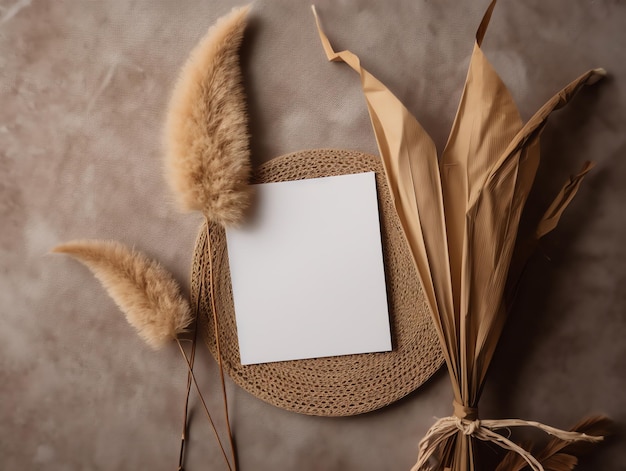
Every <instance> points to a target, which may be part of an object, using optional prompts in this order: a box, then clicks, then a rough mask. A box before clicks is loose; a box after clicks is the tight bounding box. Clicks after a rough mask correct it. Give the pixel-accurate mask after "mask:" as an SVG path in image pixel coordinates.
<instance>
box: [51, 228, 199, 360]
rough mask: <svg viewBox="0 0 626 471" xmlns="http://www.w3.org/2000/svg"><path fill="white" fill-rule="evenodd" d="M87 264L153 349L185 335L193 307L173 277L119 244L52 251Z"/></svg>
mask: <svg viewBox="0 0 626 471" xmlns="http://www.w3.org/2000/svg"><path fill="white" fill-rule="evenodd" d="M52 251H53V252H55V253H63V254H67V255H71V256H72V257H74V258H76V259H78V260H79V261H81V262H82V263H83V264H85V265H86V266H87V267H89V269H90V270H91V271H92V272H93V274H94V275H95V276H96V278H98V279H99V280H100V282H101V283H102V285H103V286H104V288H105V289H106V290H107V292H108V293H109V295H110V296H111V297H112V298H113V300H114V301H115V302H116V304H117V305H118V306H119V308H120V309H121V310H122V311H123V312H124V314H125V315H126V319H127V320H128V322H129V323H130V324H131V325H132V326H133V327H135V328H136V329H137V331H138V333H139V336H140V337H141V338H143V339H144V340H145V341H146V342H147V343H148V345H150V346H151V347H153V348H158V347H161V346H162V345H163V344H165V343H166V342H167V341H169V340H174V339H176V338H177V337H178V335H179V334H181V333H183V332H184V331H185V329H186V328H187V326H188V325H189V324H190V323H191V321H192V316H191V309H190V307H189V303H188V302H187V300H186V299H185V298H183V297H182V295H181V293H180V287H179V285H178V283H177V282H176V281H175V280H174V278H172V276H171V275H170V273H169V272H168V271H167V270H166V269H165V268H163V267H162V266H161V265H159V264H158V263H157V262H155V261H153V260H150V259H149V258H147V257H146V256H145V255H143V254H141V253H139V252H137V251H134V250H130V249H129V248H127V247H125V246H124V245H123V244H121V243H119V242H115V241H103V240H77V241H72V242H68V243H66V244H62V245H59V246H57V247H55V248H54V249H52Z"/></svg>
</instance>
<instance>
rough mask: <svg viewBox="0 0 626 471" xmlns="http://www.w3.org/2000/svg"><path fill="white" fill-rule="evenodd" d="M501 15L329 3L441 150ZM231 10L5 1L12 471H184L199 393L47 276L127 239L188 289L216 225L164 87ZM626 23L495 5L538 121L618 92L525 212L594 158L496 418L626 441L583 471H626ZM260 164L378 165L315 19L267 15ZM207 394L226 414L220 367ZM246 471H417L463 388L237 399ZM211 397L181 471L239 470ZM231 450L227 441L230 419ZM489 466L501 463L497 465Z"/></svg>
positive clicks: (257, 92) (0, 87)
mask: <svg viewBox="0 0 626 471" xmlns="http://www.w3.org/2000/svg"><path fill="white" fill-rule="evenodd" d="M487 3H488V2H487V1H482V0H481V1H469V0H462V1H454V0H438V1H437V2H435V1H429V0H393V1H389V2H376V1H374V0H342V1H339V2H332V1H330V0H320V1H319V2H318V4H317V7H318V10H319V12H320V16H321V18H322V20H323V22H324V26H325V29H326V31H327V33H328V35H329V37H330V38H331V39H332V41H333V43H334V45H335V47H336V48H337V49H342V48H349V49H351V50H352V51H353V52H355V53H357V54H359V55H360V57H361V59H362V60H363V63H364V65H365V66H366V67H367V68H368V69H369V70H370V71H371V72H372V73H373V74H374V75H376V76H378V78H379V79H381V80H382V81H383V82H385V83H386V84H387V85H388V86H389V87H390V89H391V90H392V91H394V92H395V93H396V94H397V95H398V96H399V98H400V99H401V100H402V101H403V102H404V103H405V104H406V105H407V107H408V108H409V109H410V110H411V111H412V112H413V113H414V114H415V115H416V116H417V117H418V119H419V120H420V121H421V122H422V124H423V125H424V127H425V129H426V130H427V131H428V132H429V133H430V134H431V135H432V136H433V138H434V140H435V142H436V144H437V146H438V147H439V148H440V149H441V148H443V145H444V144H445V140H446V138H447V134H448V131H449V129H450V126H451V123H452V119H453V117H454V113H455V110H456V106H457V104H458V100H459V97H460V93H461V87H462V85H463V81H464V78H465V74H466V68H467V63H468V60H469V55H470V52H471V48H472V41H473V35H474V31H475V28H476V26H477V25H478V23H479V21H480V17H481V15H482V13H483V11H484V9H485V8H486V6H487ZM234 4H235V3H234V2H232V1H231V0H209V1H200V0H180V1H176V2H173V1H166V0H159V1H150V0H135V1H126V0H111V1H107V2H96V1H90V0H71V1H70V0H65V1H56V0H55V1H44V0H0V469H2V470H7V471H13V470H39V469H46V470H48V471H56V470H66V471H74V470H100V469H102V470H112V469H119V470H125V469H151V470H161V469H162V470H171V469H174V468H175V466H176V463H177V453H178V440H179V436H180V421H181V413H182V400H183V394H184V386H185V382H186V372H185V368H184V364H183V363H182V361H181V359H180V357H179V355H178V352H177V351H176V349H175V347H174V346H172V347H171V348H165V349H164V350H161V351H158V352H153V351H151V350H150V349H149V348H148V347H147V346H145V345H144V344H143V343H142V342H141V341H140V339H139V338H138V337H137V336H136V335H135V333H134V332H133V331H132V329H131V328H130V327H129V326H128V325H127V324H126V322H125V321H124V319H123V316H122V315H121V314H120V313H119V312H118V310H117V308H116V307H115V305H114V304H113V302H112V301H111V300H110V299H109V298H108V297H107V295H106V294H105V293H104V292H103V290H102V289H101V288H100V286H99V285H98V283H97V282H96V281H95V280H94V279H93V277H92V276H91V275H90V274H89V273H88V272H87V270H86V269H84V268H83V267H82V266H80V265H79V264H78V263H76V262H74V261H72V260H70V259H68V258H64V257H61V256H52V255H48V254H47V253H48V251H49V250H50V248H51V247H53V246H54V245H56V244H58V243H60V242H63V241H67V240H70V239H75V238H113V239H117V240H120V241H122V242H125V243H127V244H129V245H134V246H136V247H137V248H139V249H141V250H143V251H145V252H147V253H148V254H149V255H151V256H153V257H155V258H157V259H158V260H160V261H161V262H162V263H163V264H164V265H165V266H166V267H167V268H169V269H170V270H171V271H172V272H173V273H174V274H175V275H176V277H177V278H178V279H179V280H180V282H181V283H182V284H183V285H184V286H185V287H188V286H189V273H188V272H189V266H190V261H191V254H192V250H193V243H194V239H195V236H196V231H197V229H198V227H199V224H200V221H199V220H198V218H197V217H195V216H190V215H182V214H179V213H178V212H177V210H176V208H175V207H174V204H173V202H172V200H173V198H172V197H171V196H170V194H169V192H168V190H167V188H165V185H164V182H163V178H162V174H161V153H162V146H161V131H162V126H163V121H164V114H165V107H166V104H167V100H168V96H169V93H170V90H171V88H172V86H173V83H174V80H175V78H176V76H177V73H178V70H179V68H180V67H181V65H182V64H183V62H184V60H185V58H186V56H187V54H188V52H189V50H190V49H191V48H192V47H193V45H194V44H195V43H196V41H198V39H199V38H200V37H201V36H202V35H203V33H204V32H205V31H206V29H207V28H208V27H209V26H210V25H211V24H212V23H213V22H214V21H215V20H216V19H217V18H218V17H219V16H221V15H223V14H225V13H226V12H228V11H229V10H230V8H231V7H232V6H233V5H234ZM624 25H626V2H623V1H621V0H579V1H577V2H571V1H569V0H552V1H550V2H544V1H541V0H527V1H524V2H513V1H509V0H501V2H500V4H499V5H498V7H497V8H496V11H495V13H494V16H493V19H492V23H491V27H490V30H489V32H488V34H487V36H486V39H485V42H484V49H485V51H486V53H487V55H488V57H489V58H490V59H491V61H492V63H493V64H494V66H495V67H496V69H497V70H498V71H499V72H500V74H501V76H502V77H503V79H504V81H505V83H506V84H507V85H508V86H509V88H510V89H511V92H512V94H513V96H514V98H515V99H516V100H517V102H518V106H519V107H520V110H521V113H522V116H523V117H524V118H528V117H529V116H530V115H531V114H532V113H533V112H534V111H535V110H536V109H537V108H538V107H539V106H540V105H541V104H542V103H543V102H544V101H545V100H547V99H548V98H549V97H550V96H551V95H552V94H553V93H555V92H556V91H558V89H559V88H560V87H561V86H563V85H564V84H566V83H567V82H569V81H570V80H571V79H573V78H574V77H576V76H578V75H579V74H580V73H582V72H583V71H584V70H586V69H588V68H592V67H598V66H601V67H604V68H606V69H607V70H608V71H609V73H610V77H609V78H608V79H607V80H605V81H604V83H602V84H599V85H598V86H596V87H593V88H589V89H586V90H584V91H583V92H582V93H581V94H580V95H579V96H578V97H577V98H576V99H575V100H574V102H573V103H572V104H571V105H569V106H568V107H567V108H566V109H564V110H561V111H559V112H557V113H555V114H554V115H553V117H552V118H551V120H550V122H549V124H548V126H547V128H546V131H545V133H544V136H543V139H542V149H543V161H542V165H541V168H540V171H539V177H538V180H537V184H536V189H535V190H536V191H535V193H534V194H533V196H532V197H531V200H530V207H529V211H530V212H533V211H534V212H538V211H540V210H541V209H542V208H544V207H545V206H546V204H547V203H548V201H549V200H550V197H551V196H553V195H554V193H555V192H556V191H557V188H558V187H560V185H561V184H562V183H563V181H564V180H565V179H566V178H567V176H568V175H569V174H570V173H574V172H575V171H576V170H577V169H578V168H579V167H580V165H581V163H582V162H583V161H584V160H587V159H590V160H594V161H596V162H597V164H598V165H597V167H596V168H595V169H594V170H593V172H592V173H591V174H590V175H589V176H588V178H587V179H586V180H585V182H584V184H583V187H582V189H581V191H580V192H579V194H578V196H577V197H576V200H575V201H574V202H573V203H572V205H571V207H570V208H569V209H568V211H567V212H566V214H565V216H564V217H563V219H562V223H561V225H560V226H559V228H558V229H557V230H556V231H555V232H554V233H553V234H552V235H550V237H549V238H548V239H546V240H544V241H543V242H542V244H541V246H540V248H539V251H538V253H537V254H536V255H535V256H534V258H533V259H532V260H531V262H530V264H529V267H528V269H527V271H526V273H525V276H524V280H523V282H522V286H521V288H520V294H519V302H518V304H517V305H516V307H515V309H514V310H513V312H512V313H511V316H510V319H509V322H508V325H507V327H506V329H505V332H504V335H503V337H502V341H501V344H500V346H499V349H498V352H497V353H496V357H495V360H494V363H493V365H492V369H491V372H490V376H489V379H488V381H487V386H486V388H485V392H484V395H483V398H482V400H481V415H482V416H484V417H490V418H499V417H520V418H525V419H529V420H538V421H541V422H544V423H549V424H552V425H555V426H558V427H568V426H570V425H572V424H573V423H574V422H576V421H577V420H579V419H580V418H581V417H583V416H585V415H587V414H590V413H605V414H608V415H610V416H611V417H612V418H613V419H614V420H615V421H616V422H617V436H615V437H614V438H613V439H612V440H610V441H609V442H608V443H606V444H605V445H603V446H601V447H598V448H597V450H596V452H595V453H594V454H593V455H591V456H589V457H588V458H585V459H584V460H583V461H582V463H581V464H580V466H579V468H578V469H581V470H597V469H603V470H624V469H626V464H624V463H626V445H625V442H624V436H623V432H624V428H625V427H624V424H626V399H625V396H624V391H625V390H626V340H625V339H626V289H625V288H624V286H625V284H626V244H624V240H626V212H625V209H624V208H625V203H626V131H625V130H626V61H625V60H624V58H625V56H624V44H625V43H626V29H625V28H624ZM242 67H243V70H244V74H245V81H246V89H247V93H248V96H249V107H250V116H251V130H252V151H253V155H252V158H253V161H254V163H255V164H258V163H260V162H263V161H266V160H269V159H270V158H272V157H275V156H278V155H281V154H285V153H287V152H291V151H295V150H299V149H305V148H319V147H335V148H349V149H357V150H361V151H365V152H369V153H373V154H376V153H377V151H376V145H375V141H374V137H373V135H372V132H371V128H370V125H369V118H368V116H367V112H366V108H365V103H364V100H363V97H362V94H361V91H360V88H359V85H358V78H357V76H356V75H355V74H354V73H353V72H352V71H351V70H349V69H348V68H347V67H346V66H344V65H338V64H334V63H328V62H326V60H325V57H324V55H323V52H322V49H321V47H320V44H319V41H318V38H317V36H316V32H315V28H314V22H313V18H312V15H311V13H310V9H309V2H306V1H303V0H297V1H293V0H258V1H257V2H256V3H255V4H254V7H253V10H252V13H251V18H250V28H249V30H248V32H247V35H246V39H245V44H244V48H243V51H242ZM198 375H199V377H200V378H201V382H202V384H203V387H204V388H205V391H207V392H208V393H209V394H208V401H209V405H210V407H212V409H213V410H215V415H216V416H217V417H219V416H220V414H219V404H220V402H219V394H218V387H217V384H218V383H217V376H216V366H215V363H214V361H213V360H212V359H211V358H210V357H209V355H208V354H207V353H206V351H205V349H204V348H202V349H200V359H199V363H198ZM227 386H228V393H229V396H230V401H231V402H230V406H231V414H232V417H233V427H234V433H235V436H236V441H237V444H238V452H239V458H240V465H241V466H240V468H241V470H242V471H245V470H248V469H255V470H257V471H263V470H296V469H297V470H301V471H306V470H328V471H333V470H376V471H379V470H397V469H409V468H410V467H411V466H412V464H413V463H414V461H415V458H416V454H417V443H418V441H419V440H420V438H421V437H422V436H423V434H424V433H425V432H426V430H427V429H428V427H429V426H430V425H431V424H432V423H433V421H434V417H442V416H445V415H448V414H449V413H450V412H451V405H450V401H451V392H450V387H449V384H448V377H447V374H445V372H443V371H441V372H439V373H438V374H436V375H435V376H434V377H433V378H432V379H431V380H430V381H429V382H428V383H427V384H426V385H424V386H423V387H422V388H420V389H419V390H417V391H416V392H415V393H413V394H411V395H410V396H409V397H407V398H405V399H403V400H401V401H400V402H399V403H397V404H395V405H393V406H390V407H388V408H386V409H383V410H380V411H377V412H374V413H370V414H366V415H363V416H357V417H351V418H341V419H328V418H318V417H308V416H300V415H297V414H293V413H290V412H286V411H283V410H280V409H276V408H274V407H271V406H269V405H267V404H265V403H263V402H261V401H259V400H258V399H256V398H255V397H253V396H251V395H249V394H248V393H246V392H244V391H242V390H240V389H239V388H237V387H235V386H234V385H233V384H232V383H231V382H229V383H228V384H227ZM205 422H206V421H205V420H204V418H203V416H202V415H201V411H200V408H199V404H198V402H197V400H195V399H194V401H193V421H192V431H191V432H192V433H191V443H190V446H189V453H188V459H187V462H186V469H187V470H189V471H192V470H196V469H207V468H209V469H223V462H222V460H221V457H220V455H219V453H218V450H217V448H216V445H215V442H214V440H213V439H212V437H211V435H210V430H209V428H208V426H207V424H206V423H205ZM217 422H218V426H219V427H221V428H222V429H223V425H224V424H223V421H222V420H221V419H218V421H217ZM484 453H485V455H486V456H487V458H486V459H487V461H489V460H490V459H493V457H491V458H490V456H491V455H494V453H495V451H494V450H492V449H490V448H487V449H486V451H485V452H484Z"/></svg>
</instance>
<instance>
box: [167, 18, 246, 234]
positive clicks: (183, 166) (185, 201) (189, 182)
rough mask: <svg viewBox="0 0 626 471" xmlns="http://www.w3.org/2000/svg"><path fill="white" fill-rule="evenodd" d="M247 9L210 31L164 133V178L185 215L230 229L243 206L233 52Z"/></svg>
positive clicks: (184, 76)
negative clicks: (198, 214)
mask: <svg viewBox="0 0 626 471" xmlns="http://www.w3.org/2000/svg"><path fill="white" fill-rule="evenodd" d="M249 9H250V7H249V6H247V7H243V8H236V9H234V10H233V11H232V12H231V13H230V14H229V15H227V16H225V17H223V18H221V19H220V20H219V21H218V22H217V23H216V24H215V25H214V26H212V27H211V28H210V29H209V31H208V33H207V34H206V36H205V37H204V38H203V39H202V40H201V41H200V43H199V44H198V45H197V46H196V48H195V49H194V50H193V52H192V53H191V55H190V57H189V59H188V60H187V63H186V64H185V66H184V67H183V69H182V71H181V75H180V77H179V79H178V82H177V84H176V86H175V88H174V92H173V95H172V98H171V101H170V105H169V110H168V116H167V123H166V130H165V131H166V132H165V147H166V157H165V171H166V178H167V180H168V182H169V184H170V186H171V188H172V190H173V191H174V193H175V194H176V197H177V199H178V202H179V204H180V206H181V207H182V208H183V209H184V210H186V211H201V212H202V213H203V214H204V215H205V216H206V217H207V218H208V219H209V220H212V221H215V222H218V223H220V224H224V225H227V224H235V223H237V222H238V221H239V220H240V219H241V218H242V216H243V213H244V211H245V209H246V208H247V206H248V204H249V198H250V195H249V187H248V180H249V177H250V158H249V154H250V152H249V136H248V130H247V117H246V106H245V95H244V91H243V86H242V80H241V70H240V67H239V47H240V45H241V41H242V38H243V31H244V29H245V26H246V14H247V13H248V11H249Z"/></svg>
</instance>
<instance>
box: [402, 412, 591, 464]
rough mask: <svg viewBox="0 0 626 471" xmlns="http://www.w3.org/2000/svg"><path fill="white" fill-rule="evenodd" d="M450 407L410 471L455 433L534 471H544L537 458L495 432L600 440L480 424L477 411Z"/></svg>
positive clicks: (510, 422) (521, 423) (504, 423)
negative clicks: (488, 444) (513, 457)
mask: <svg viewBox="0 0 626 471" xmlns="http://www.w3.org/2000/svg"><path fill="white" fill-rule="evenodd" d="M452 404H453V406H454V415H452V416H450V417H444V418H442V419H439V420H437V422H435V423H434V425H433V426H432V427H431V428H430V430H428V432H427V433H426V436H424V438H422V440H421V441H420V445H419V456H418V459H417V463H415V466H413V468H411V471H419V470H421V469H423V467H424V465H426V464H427V463H428V460H429V459H430V457H431V456H432V455H433V453H435V451H437V450H438V449H439V447H441V446H442V445H443V444H444V443H445V442H446V441H447V440H448V439H449V438H451V437H452V436H453V435H455V434H457V433H462V434H463V435H468V436H472V437H474V438H476V439H478V440H482V441H484V442H492V443H495V444H496V445H498V446H500V447H502V448H504V449H505V450H511V451H514V452H515V453H517V454H519V455H520V456H521V457H522V458H524V460H525V461H526V462H527V463H528V465H529V466H530V467H531V468H532V469H533V470H534V471H545V470H544V468H543V466H542V465H541V463H539V461H538V460H537V458H535V457H534V456H533V455H532V454H531V453H530V452H529V451H527V450H525V449H524V448H522V447H521V446H519V445H518V444H517V443H514V442H512V441H511V440H509V439H508V438H506V437H504V436H502V435H500V434H499V433H497V432H495V430H498V429H508V428H511V427H535V428H538V429H540V430H543V431H544V432H545V433H547V434H549V435H553V436H555V437H557V438H559V439H560V440H563V441H566V442H575V441H585V442H594V443H595V442H599V441H602V439H603V437H596V436H592V435H587V434H585V433H579V432H569V431H566V430H561V429H558V428H554V427H550V426H549V425H544V424H542V423H540V422H534V421H529V420H521V419H497V420H480V419H479V418H478V409H476V408H473V407H466V406H463V405H461V404H458V403H457V402H456V401H454V402H453V403H452Z"/></svg>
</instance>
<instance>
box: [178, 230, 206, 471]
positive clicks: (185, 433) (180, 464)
mask: <svg viewBox="0 0 626 471" xmlns="http://www.w3.org/2000/svg"><path fill="white" fill-rule="evenodd" d="M205 247H206V241H205V243H204V244H203V247H202V250H204V248H205ZM202 279H204V270H203V273H202ZM201 299H202V282H201V283H200V292H198V293H197V297H196V312H195V317H196V318H195V321H194V328H193V338H192V341H191V354H190V359H189V360H190V361H189V363H190V364H191V368H190V370H188V371H187V392H186V394H185V409H184V411H183V430H182V434H181V440H180V453H179V455H178V471H183V470H184V466H183V462H184V459H185V445H186V443H187V437H188V435H189V425H188V423H187V418H188V415H189V396H190V394H191V383H192V376H191V375H192V372H193V367H194V364H195V360H196V343H197V338H198V319H199V317H200V300H201Z"/></svg>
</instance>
